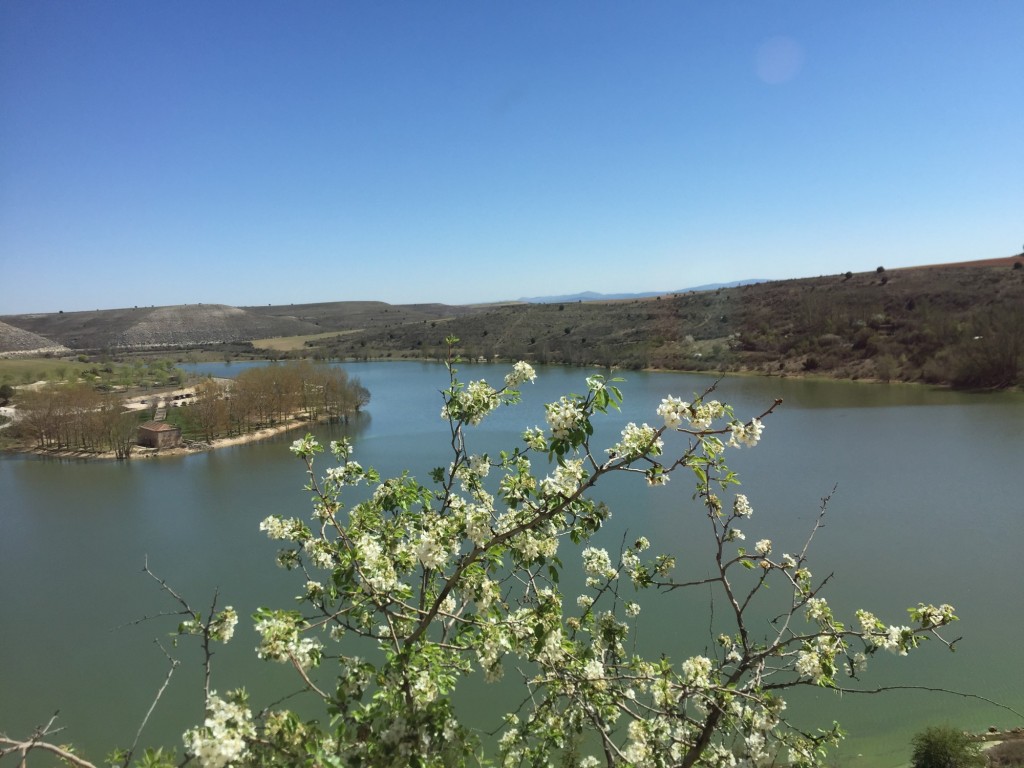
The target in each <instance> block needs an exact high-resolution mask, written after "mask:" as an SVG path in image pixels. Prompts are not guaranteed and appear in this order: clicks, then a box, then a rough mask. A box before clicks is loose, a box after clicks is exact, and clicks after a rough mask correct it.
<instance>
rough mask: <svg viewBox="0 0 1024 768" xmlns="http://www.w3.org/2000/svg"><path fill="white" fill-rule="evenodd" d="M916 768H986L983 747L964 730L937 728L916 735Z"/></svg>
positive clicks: (937, 726)
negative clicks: (975, 767)
mask: <svg viewBox="0 0 1024 768" xmlns="http://www.w3.org/2000/svg"><path fill="white" fill-rule="evenodd" d="M913 744H914V755H913V758H912V760H911V765H912V766H913V768H973V767H974V766H977V768H984V766H985V764H986V760H985V756H984V755H983V754H982V753H981V745H980V744H979V743H978V742H976V741H974V740H972V739H971V737H970V736H969V735H967V734H966V733H964V732H963V731H961V730H958V729H956V728H953V727H952V726H948V725H934V726H931V727H929V728H925V729H924V730H923V731H921V732H920V733H918V734H917V735H916V736H914V740H913Z"/></svg>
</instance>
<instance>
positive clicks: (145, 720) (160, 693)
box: [123, 640, 181, 768]
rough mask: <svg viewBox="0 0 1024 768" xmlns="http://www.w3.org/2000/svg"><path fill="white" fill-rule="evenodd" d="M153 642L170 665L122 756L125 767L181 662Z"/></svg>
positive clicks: (157, 643) (158, 643) (129, 761)
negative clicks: (133, 738) (130, 744)
mask: <svg viewBox="0 0 1024 768" xmlns="http://www.w3.org/2000/svg"><path fill="white" fill-rule="evenodd" d="M153 642H154V643H156V645H157V647H158V648H159V649H160V650H161V651H163V652H164V656H166V657H167V660H168V661H169V662H170V663H171V666H170V669H168V670H167V677H166V678H164V683H163V685H161V686H160V690H158V691H157V692H156V696H155V697H154V698H153V703H152V704H150V705H149V710H148V711H147V712H146V716H145V717H143V718H142V723H140V724H139V730H138V731H137V732H136V734H135V741H133V742H132V746H131V748H130V749H129V750H128V752H127V754H126V755H125V756H124V763H123V764H124V766H125V768H128V766H129V765H130V764H131V761H132V755H133V754H134V752H135V748H136V747H137V746H138V745H139V739H140V738H142V731H143V729H144V728H145V727H146V723H148V722H149V718H150V716H151V715H152V714H153V710H154V709H156V704H157V702H158V701H160V697H161V696H163V695H164V691H166V690H167V686H168V685H169V684H170V682H171V675H173V674H174V670H175V669H177V668H178V665H179V664H180V663H181V662H180V661H178V660H177V659H175V658H172V657H171V654H169V653H168V652H167V650H166V649H165V648H164V647H163V646H162V645H160V641H159V640H154V641H153Z"/></svg>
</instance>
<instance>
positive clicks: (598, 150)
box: [0, 0, 1024, 314]
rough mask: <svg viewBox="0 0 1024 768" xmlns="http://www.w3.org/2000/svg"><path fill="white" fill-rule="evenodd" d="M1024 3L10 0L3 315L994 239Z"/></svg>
mask: <svg viewBox="0 0 1024 768" xmlns="http://www.w3.org/2000/svg"><path fill="white" fill-rule="evenodd" d="M1022 40H1024V2H1020V1H1019V0H1004V1H1000V0H993V1H991V2H984V3H977V2H973V0H971V1H969V2H968V1H964V2H942V1H941V0H939V1H938V2H936V1H935V0H929V2H915V1H912V0H911V1H908V2H899V3H892V2H875V1H874V0H866V1H865V2H856V3H823V2H820V0H813V1H808V2H798V1H794V2H721V3H719V2H714V3H709V2H684V1H683V0H674V1H673V2H657V1H653V0H652V1H650V2H625V1H624V0H623V1H622V2H601V1H600V0H586V2H582V1H581V2H572V1H570V0H566V1H565V2H528V1H527V2H514V3H511V2H503V3H498V2H387V1H385V2H379V3H369V2H341V1H340V0H332V2H318V1H317V0H306V1H304V2H301V3H285V2H276V1H275V2H265V1H264V0H245V2H241V1H230V0H217V1H215V2H209V1H208V0H202V1H201V2H195V1H191V0H175V2H156V1H155V0H154V1H152V2H150V1H147V0H102V1H100V0H78V1H76V2H71V1H70V0H62V1H61V2H53V1H52V0H2V1H0V314H9V313H22V312H34V311H39V312H54V311H57V310H65V311H72V310H83V309H84V310H88V309H96V308H109V307H123V306H134V305H151V304H152V305H163V304H183V303H195V302H203V303H225V304H233V305H237V306H244V305H253V304H271V303H272V304H287V303H300V302H314V301H341V300H383V301H388V302H392V303H411V302H425V301H441V302H447V303H456V304H458V303H471V302H482V301H499V300H505V299H515V298H518V297H521V296H536V295H545V294H554V293H571V292H576V291H583V290H593V291H599V292H604V293H610V292H620V291H654V290H666V291H669V290H674V289H679V288H685V287H688V286H693V285H700V284H705V283H712V282H725V281H731V280H740V279H746V278H772V279H775V278H790V277H804V276H812V275H820V274H830V273H838V272H845V271H846V270H853V271H868V270H873V269H874V268H875V267H876V266H878V265H885V266H886V267H899V266H912V265H917V264H929V263H937V262H950V261H962V260H968V259H981V258H992V257H998V256H1009V255H1011V254H1013V253H1016V252H1019V251H1020V250H1021V247H1022V242H1024V44H1022Z"/></svg>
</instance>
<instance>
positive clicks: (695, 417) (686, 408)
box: [657, 395, 726, 431]
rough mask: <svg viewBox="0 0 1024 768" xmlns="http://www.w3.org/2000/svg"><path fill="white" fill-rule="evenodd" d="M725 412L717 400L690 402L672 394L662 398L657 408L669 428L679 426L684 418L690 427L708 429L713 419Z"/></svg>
mask: <svg viewBox="0 0 1024 768" xmlns="http://www.w3.org/2000/svg"><path fill="white" fill-rule="evenodd" d="M725 413H726V410H725V406H723V405H722V404H721V403H720V402H718V401H717V400H709V401H707V402H706V403H705V402H700V401H698V402H695V403H692V404H691V403H688V402H686V401H685V400H680V399H679V398H678V397H674V396H672V395H669V396H668V397H666V398H665V399H663V400H662V401H661V405H659V406H658V410H657V414H658V415H659V416H661V417H662V418H663V419H664V420H665V426H666V427H668V428H669V429H677V428H679V426H680V425H681V424H682V423H683V420H684V419H685V420H686V421H687V422H688V423H689V426H690V428H691V429H695V430H697V431H701V430H705V429H709V428H710V427H711V425H712V424H713V423H714V421H715V419H719V418H721V417H722V416H724V415H725Z"/></svg>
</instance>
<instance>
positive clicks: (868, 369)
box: [319, 258, 1024, 387]
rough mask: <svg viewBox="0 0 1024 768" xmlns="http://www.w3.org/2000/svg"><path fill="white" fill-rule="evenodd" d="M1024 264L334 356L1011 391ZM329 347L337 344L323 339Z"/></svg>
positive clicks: (616, 304) (399, 332) (360, 347)
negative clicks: (454, 345) (450, 352)
mask: <svg viewBox="0 0 1024 768" xmlns="http://www.w3.org/2000/svg"><path fill="white" fill-rule="evenodd" d="M1017 262H1019V263H1021V264H1022V265H1024V258H1021V259H1016V258H1010V259H1001V260H997V261H996V262H995V263H994V264H991V263H990V264H982V265H980V266H975V265H970V266H948V267H947V266H941V265H938V266H934V267H920V268H910V269H898V270H891V271H884V270H883V271H881V272H869V273H860V274H850V273H847V274H844V275H834V276H826V277H817V278H805V279H799V280H786V281H777V282H768V283H758V284H756V285H745V286H741V287H736V288H722V289H718V290H715V291H708V292H690V293H686V294H671V295H666V296H661V297H657V298H654V299H634V300H624V301H605V302H576V303H562V304H534V305H516V306H500V307H495V308H492V309H490V310H488V311H485V312H482V313H478V314H474V315H470V316H465V317H458V318H452V319H450V320H447V321H443V322H430V323H427V322H422V323H420V324H406V325H393V326H390V327H386V328H380V329H376V330H364V331H358V332H351V333H348V334H346V335H344V336H340V337H338V338H337V339H335V340H334V341H333V342H327V343H326V346H325V348H324V350H323V354H325V355H327V356H332V357H350V358H351V357H355V358H360V357H368V358H372V357H382V356H383V357H435V358H441V357H442V356H443V355H444V339H445V337H446V336H448V335H454V336H457V337H458V338H459V339H460V340H461V344H460V349H461V350H462V354H464V355H465V356H467V357H473V358H475V357H485V358H494V357H499V358H503V359H519V358H522V359H526V360H532V361H534V362H539V363H565V364H571V365H598V366H617V367H626V368H665V369H673V370H714V371H723V372H724V371H757V372H761V373H767V374H780V375H792V374H805V373H815V374H823V375H830V376H835V377H839V378H848V379H860V378H869V379H882V380H902V381H924V382H930V383H955V384H958V385H961V386H981V387H985V386H1009V385H1013V384H1014V383H1017V384H1019V383H1020V370H1021V356H1022V354H1024V268H1014V264H1015V263H1017ZM319 343H324V342H323V340H321V341H320V342H319Z"/></svg>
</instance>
